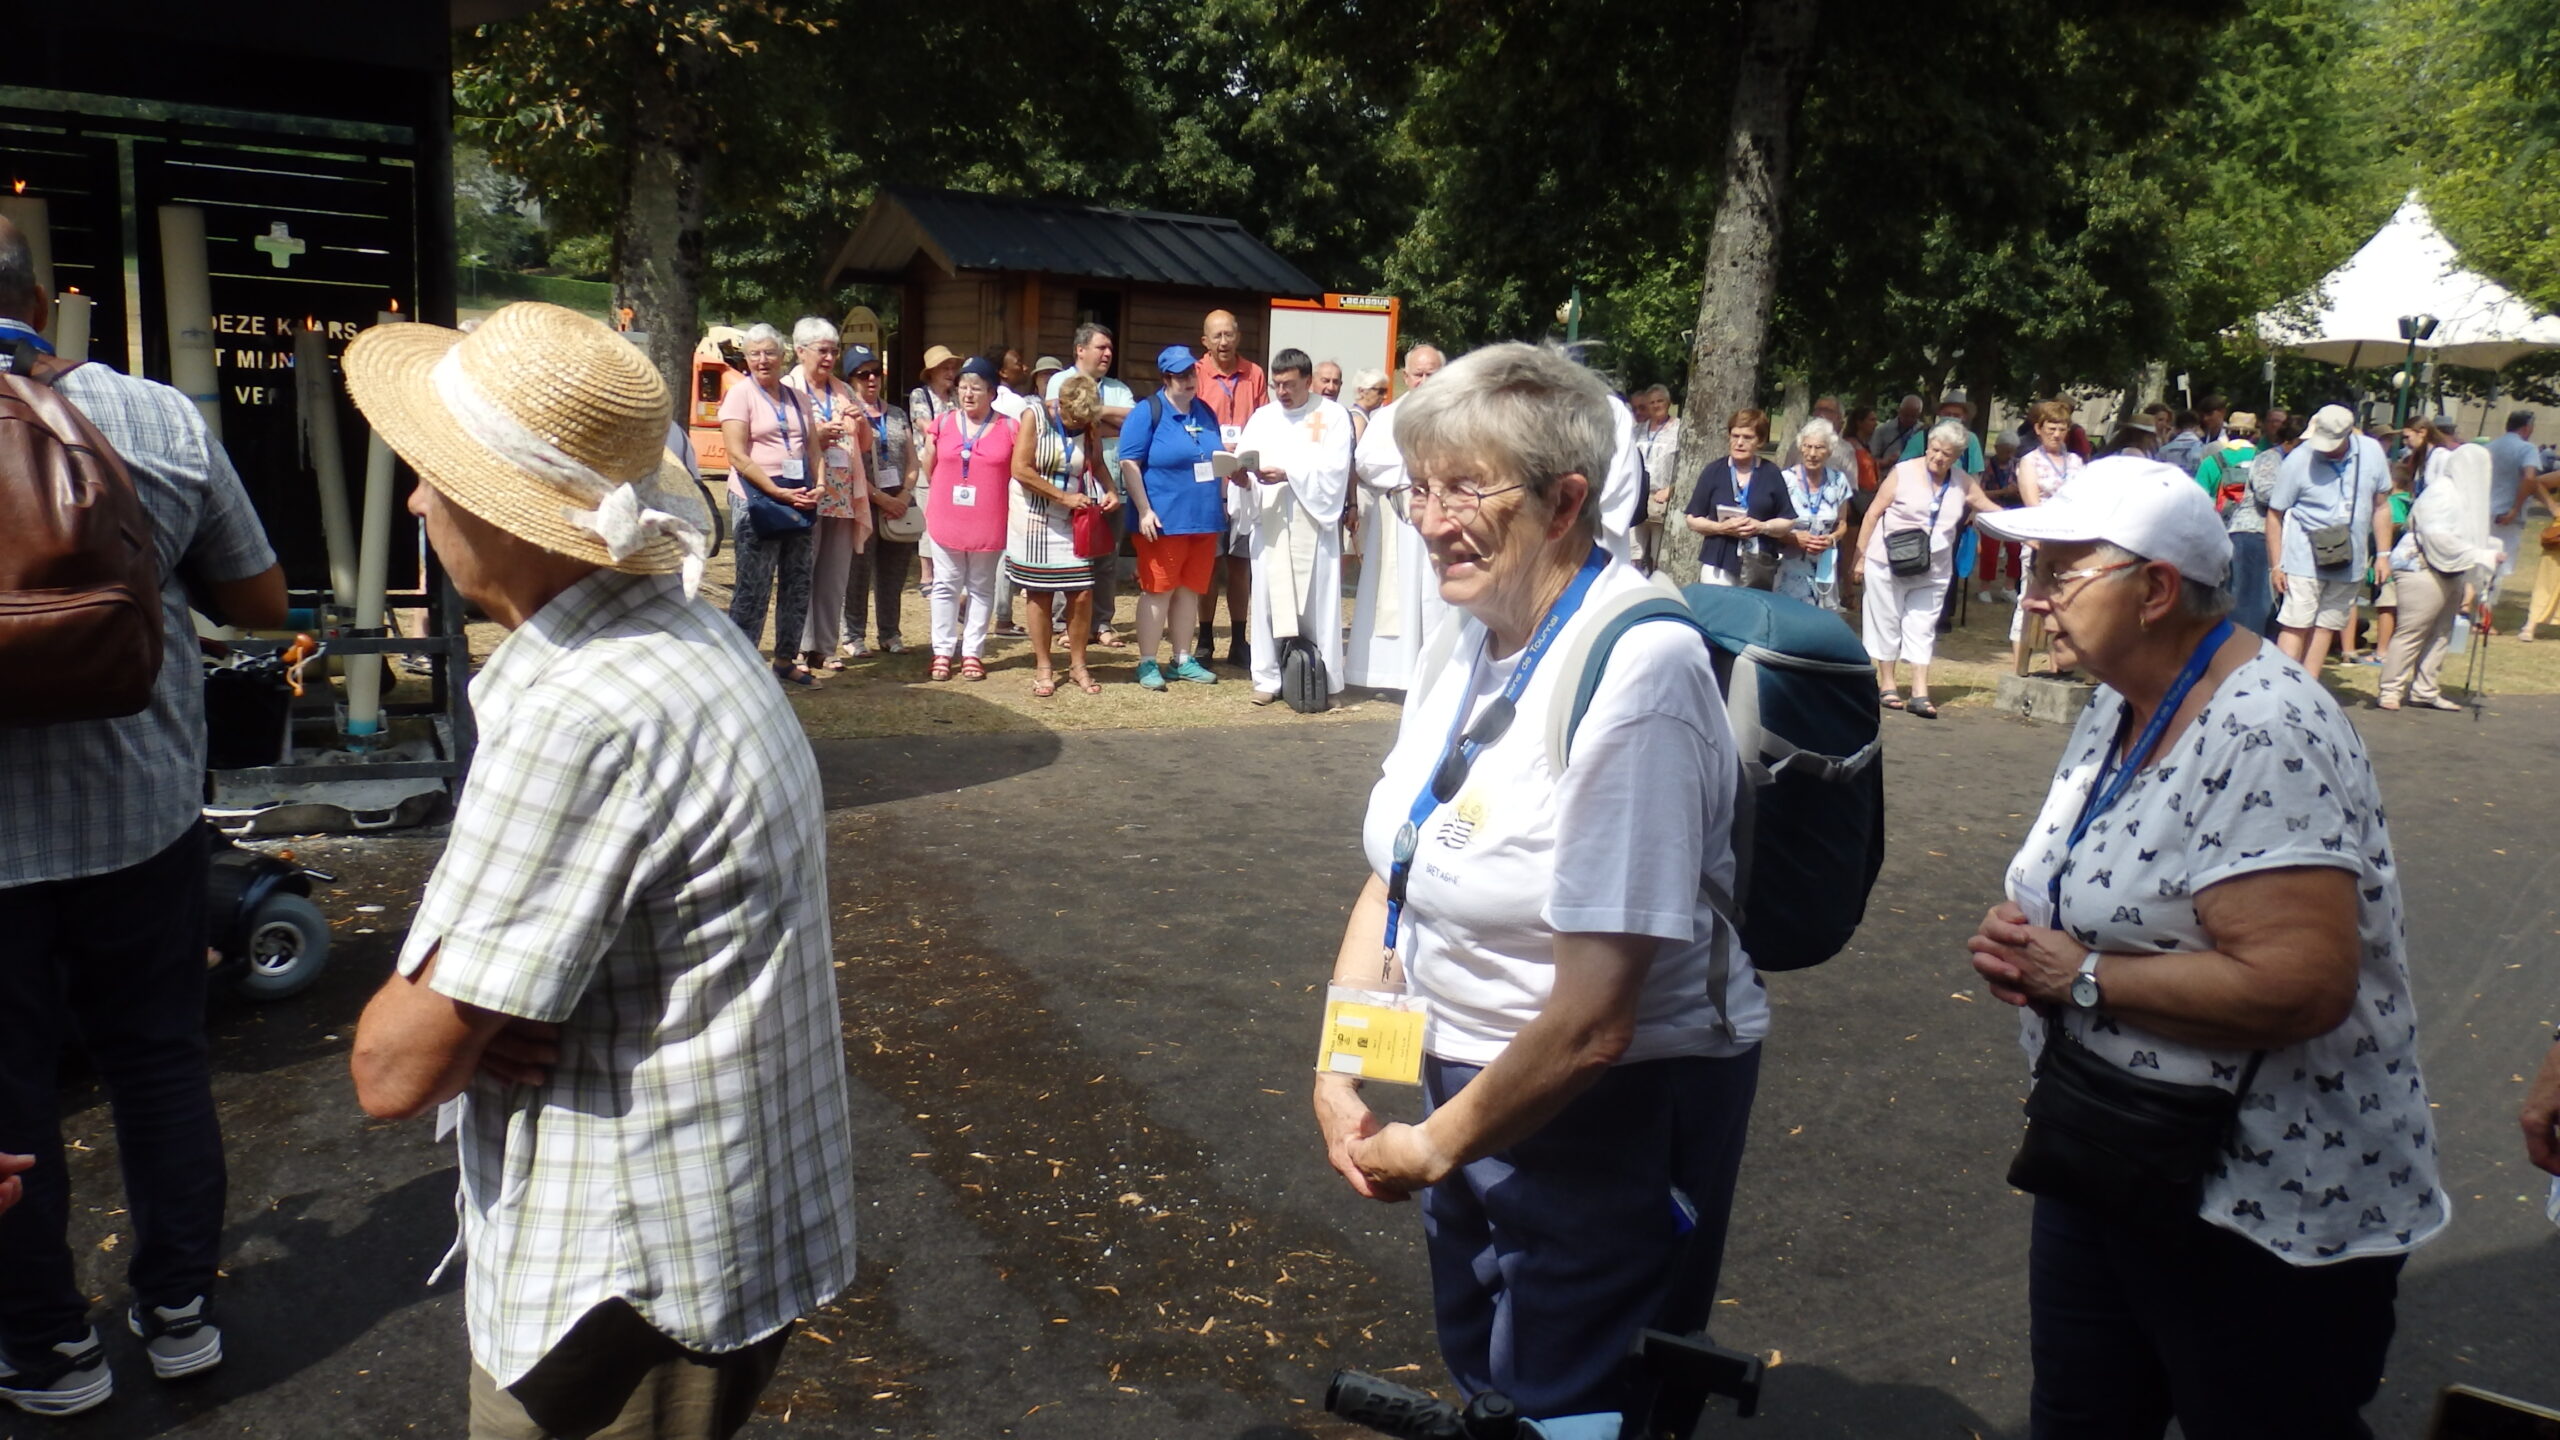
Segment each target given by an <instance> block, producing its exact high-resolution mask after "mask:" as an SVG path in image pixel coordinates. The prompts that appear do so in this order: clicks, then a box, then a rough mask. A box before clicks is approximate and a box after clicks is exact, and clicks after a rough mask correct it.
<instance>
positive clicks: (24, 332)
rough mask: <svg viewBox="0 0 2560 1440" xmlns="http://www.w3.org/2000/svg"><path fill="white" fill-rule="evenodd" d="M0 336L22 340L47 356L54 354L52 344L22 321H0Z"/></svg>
mask: <svg viewBox="0 0 2560 1440" xmlns="http://www.w3.org/2000/svg"><path fill="white" fill-rule="evenodd" d="M0 336H7V337H9V338H11V339H16V340H24V341H26V342H27V343H28V344H30V345H33V346H34V347H36V349H38V350H40V351H42V352H44V353H45V354H47V355H50V354H52V353H54V351H53V342H52V341H50V340H47V339H46V338H44V337H43V336H42V335H39V334H37V333H36V332H35V330H34V329H33V328H32V327H30V326H29V325H27V324H26V323H25V322H24V321H19V320H0Z"/></svg>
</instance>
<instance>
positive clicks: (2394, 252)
mask: <svg viewBox="0 0 2560 1440" xmlns="http://www.w3.org/2000/svg"><path fill="white" fill-rule="evenodd" d="M2309 299H2310V302H2311V310H2310V313H2309V315H2308V317H2307V318H2306V317H2304V316H2300V315H2296V314H2291V313H2288V312H2287V311H2286V310H2270V311H2268V312H2267V313H2266V314H2264V315H2261V316H2259V317H2258V333H2259V335H2260V336H2261V337H2262V338H2263V339H2265V341H2266V342H2267V343H2268V344H2269V345H2271V346H2273V347H2274V348H2276V349H2278V350H2285V351H2290V352H2291V353H2293V354H2296V355H2301V356H2304V357H2307V358H2309V359H2313V360H2325V361H2327V362H2328V363H2330V364H2332V365H2343V366H2346V367H2348V368H2349V369H2358V368H2367V367H2372V366H2380V365H2392V364H2396V363H2398V362H2399V360H2400V359H2401V357H2402V356H2403V355H2404V354H2405V353H2406V352H2407V348H2408V343H2409V342H2407V341H2406V340H2403V339H2401V338H2400V317H2402V316H2404V315H2433V316H2435V317H2436V329H2435V334H2434V336H2433V337H2432V338H2430V339H2427V340H2421V341H2419V342H2418V352H2419V354H2420V356H2421V357H2422V358H2426V359H2433V360H2437V361H2441V362H2443V363H2444V364H2447V365H2467V366H2473V367H2476V368H2478V369H2482V370H2498V369H2503V368H2505V367H2506V366H2507V365H2509V364H2512V363H2513V362H2515V361H2517V360H2519V359H2522V358H2523V357H2524V356H2527V355H2532V354H2536V353H2538V352H2540V351H2544V350H2560V317H2555V316H2550V315H2544V314H2540V313H2538V312H2536V311H2535V309H2534V308H2533V307H2532V306H2531V305H2529V304H2527V303H2525V302H2524V301H2523V300H2520V299H2518V298H2517V297H2516V296H2515V294H2514V293H2513V292H2512V291H2510V290H2508V289H2507V288H2506V287H2505V286H2503V285H2500V284H2499V283H2498V282H2496V281H2495V280H2491V279H2489V278H2488V277H2486V276H2483V275H2476V274H2474V273H2472V272H2471V271H2469V270H2465V269H2463V268H2462V262H2461V260H2460V259H2459V258H2458V257H2457V256H2456V255H2455V254H2454V251H2453V243H2452V242H2451V241H2449V240H2447V239H2445V238H2444V232H2442V231H2440V230H2438V229H2436V226H2435V221H2434V220H2433V219H2432V218H2431V217H2429V215H2428V214H2427V207H2426V205H2425V204H2424V203H2423V202H2422V201H2420V200H2419V199H2418V196H2417V192H2415V191H2411V192H2410V194H2409V198H2408V199H2406V200H2404V201H2402V202H2401V203H2400V209H2399V212H2398V213H2397V214H2394V215H2393V216H2392V217H2391V223H2389V224H2387V225H2385V226H2383V227H2382V229H2381V230H2380V231H2379V232H2378V233H2376V234H2375V235H2374V237H2373V238H2372V239H2371V240H2368V241H2366V242H2365V244H2364V248H2363V249H2361V250H2358V251H2357V252H2356V253H2355V256H2354V258H2352V259H2350V260H2348V261H2347V263H2346V264H2344V265H2341V266H2339V267H2338V268H2337V269H2335V270H2332V271H2330V272H2329V275H2328V278H2327V279H2324V280H2322V281H2321V282H2320V284H2319V286H2318V288H2317V289H2315V290H2314V291H2313V292H2312V294H2311V296H2310V297H2309Z"/></svg>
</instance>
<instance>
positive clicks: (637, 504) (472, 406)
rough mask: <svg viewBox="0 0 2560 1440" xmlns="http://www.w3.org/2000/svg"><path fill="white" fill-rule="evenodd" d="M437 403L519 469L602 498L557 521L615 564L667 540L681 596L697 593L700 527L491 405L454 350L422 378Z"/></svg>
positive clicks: (705, 547)
mask: <svg viewBox="0 0 2560 1440" xmlns="http://www.w3.org/2000/svg"><path fill="white" fill-rule="evenodd" d="M427 378H428V379H429V380H431V381H433V382H434V384H435V387H436V396H437V398H439V399H441V400H442V401H444V406H445V409H446V410H448V411H450V412H451V413H452V415H453V418H454V420H455V422H456V423H457V424H459V425H461V427H462V433H463V434H465V435H468V436H470V437H471V438H472V439H473V440H474V441H476V442H478V443H479V444H480V445H482V446H483V447H485V448H486V449H488V450H489V452H490V453H492V454H494V455H496V456H497V457H498V458H499V459H501V460H504V461H506V462H507V463H508V464H510V465H513V466H516V467H517V468H518V469H521V470H524V471H527V472H528V473H530V474H532V475H535V476H537V477H539V478H541V479H544V480H548V481H550V482H551V483H552V484H554V485H558V486H560V487H562V488H563V489H566V490H569V491H571V492H572V493H575V494H578V495H581V496H602V497H603V498H602V499H601V500H600V501H598V502H597V505H596V508H594V509H592V510H576V509H571V508H569V507H567V506H563V507H561V511H560V514H561V517H562V518H563V519H565V520H567V521H568V522H569V523H570V524H572V525H575V526H577V527H578V528H579V529H581V530H584V531H586V532H588V533H589V534H591V535H594V536H595V537H596V538H597V539H600V540H602V541H603V542H604V548H605V553H606V554H608V555H610V556H612V557H613V558H614V559H615V560H616V561H617V562H618V561H622V560H627V559H629V558H630V557H631V556H632V555H633V554H635V553H636V552H638V551H639V550H640V548H641V547H642V546H645V545H647V544H648V543H649V541H650V539H651V537H653V536H658V535H664V536H666V537H667V538H668V539H670V540H673V541H675V542H676V546H677V548H678V549H681V550H682V551H683V552H684V569H683V577H684V594H685V598H686V599H688V600H690V599H692V598H693V596H694V593H695V592H696V591H697V590H698V589H700V588H701V585H702V569H703V562H704V559H705V557H706V556H707V554H708V553H709V550H710V546H709V544H708V543H707V542H706V541H705V540H704V539H703V535H702V527H701V526H699V525H696V524H694V523H693V522H692V521H690V520H687V519H685V518H684V517H683V516H681V515H674V514H670V513H668V512H667V511H664V510H659V509H656V508H653V507H651V506H649V505H646V504H643V503H642V502H641V499H640V491H639V489H638V487H637V486H636V485H634V484H633V483H632V482H631V481H629V480H616V479H614V478H613V477H612V476H610V475H607V474H605V473H604V472H603V471H601V470H598V469H596V468H595V467H594V466H592V465H589V464H587V463H586V462H585V461H583V460H580V459H579V458H578V457H576V456H575V455H572V454H570V453H569V452H568V451H566V450H563V449H561V448H560V447H559V446H558V445H556V444H554V443H552V442H551V441H550V440H549V439H548V438H546V437H544V436H543V435H541V434H538V433H536V432H535V431H534V430H533V429H532V428H531V427H529V426H527V425H526V424H525V423H524V422H523V421H521V420H518V419H517V418H516V417H515V416H514V414H512V413H511V412H509V411H508V410H507V409H506V408H505V407H504V406H502V405H500V404H498V403H497V402H496V401H495V400H493V399H491V398H490V397H489V395H488V392H486V391H484V390H482V389H481V388H480V386H479V383H478V382H477V381H475V380H473V379H472V378H471V377H470V375H468V374H467V373H465V372H464V370H463V368H462V351H461V348H460V347H459V346H457V347H455V348H454V349H451V350H447V351H446V352H445V353H444V356H443V358H441V359H439V360H437V361H436V363H435V365H434V367H433V368H431V369H430V370H429V371H428V372H427Z"/></svg>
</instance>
